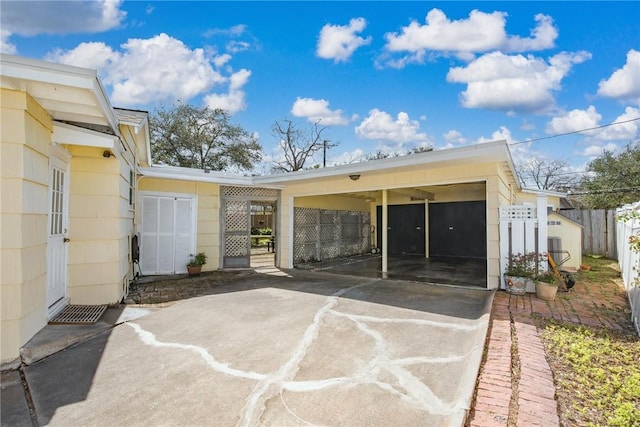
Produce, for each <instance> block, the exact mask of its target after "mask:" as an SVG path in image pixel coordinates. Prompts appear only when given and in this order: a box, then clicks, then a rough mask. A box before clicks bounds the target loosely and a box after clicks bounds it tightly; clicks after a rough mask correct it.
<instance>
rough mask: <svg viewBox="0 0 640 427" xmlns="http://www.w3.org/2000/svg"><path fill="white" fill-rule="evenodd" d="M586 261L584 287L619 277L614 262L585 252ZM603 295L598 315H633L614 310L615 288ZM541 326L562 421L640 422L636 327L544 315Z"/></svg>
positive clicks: (595, 423)
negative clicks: (600, 325)
mask: <svg viewBox="0 0 640 427" xmlns="http://www.w3.org/2000/svg"><path fill="white" fill-rule="evenodd" d="M585 263H586V264H587V265H589V266H590V267H591V270H588V271H586V270H583V271H580V272H578V273H577V274H576V281H578V282H580V283H585V284H587V285H588V286H585V287H584V289H585V290H587V289H589V288H594V287H603V286H606V285H607V284H610V283H611V281H612V280H616V279H617V278H618V277H619V273H618V272H617V271H616V268H615V266H616V264H615V261H612V260H610V259H606V258H591V257H585ZM609 289H610V288H609ZM602 295H604V297H603V299H604V300H603V301H602V306H601V307H598V308H599V316H601V317H608V318H616V320H619V319H620V316H623V317H627V316H628V314H625V313H619V312H618V311H617V310H612V309H611V303H612V301H613V295H612V293H611V292H609V293H607V292H605V293H603V294H602ZM608 298H609V299H608ZM629 323H630V322H629ZM539 326H540V329H541V335H542V339H543V341H544V342H545V345H546V350H547V357H548V359H549V364H550V366H551V369H552V371H553V377H554V382H555V384H556V390H557V391H556V394H557V396H556V397H557V401H558V409H559V415H560V418H561V423H562V425H566V426H574V425H577V426H625V427H628V426H640V340H639V339H638V336H637V335H636V334H635V333H634V332H633V331H632V330H624V331H617V330H610V329H606V328H589V327H585V326H582V325H576V324H572V323H568V322H558V321H554V320H541V321H540V325H539Z"/></svg>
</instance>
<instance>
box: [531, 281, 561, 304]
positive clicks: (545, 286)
mask: <svg viewBox="0 0 640 427" xmlns="http://www.w3.org/2000/svg"><path fill="white" fill-rule="evenodd" d="M556 293H558V285H556V284H552V283H546V282H536V296H537V297H538V298H540V299H541V300H544V301H553V300H554V299H556Z"/></svg>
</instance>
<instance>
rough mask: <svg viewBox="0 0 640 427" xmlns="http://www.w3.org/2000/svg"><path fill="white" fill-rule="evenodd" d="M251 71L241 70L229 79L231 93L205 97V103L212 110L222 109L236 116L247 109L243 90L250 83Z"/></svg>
mask: <svg viewBox="0 0 640 427" xmlns="http://www.w3.org/2000/svg"><path fill="white" fill-rule="evenodd" d="M249 77H251V71H249V70H246V69H244V68H243V69H241V70H240V71H238V72H236V73H233V74H232V75H231V77H230V78H229V92H228V93H225V94H215V93H214V94H210V95H207V96H205V97H204V101H205V103H206V104H207V105H208V106H209V107H211V108H222V109H223V110H227V111H228V112H229V113H230V114H235V113H237V112H238V111H242V110H244V109H245V108H247V103H246V100H245V97H246V93H245V92H244V90H242V88H243V87H244V85H245V84H246V83H247V82H248V81H249Z"/></svg>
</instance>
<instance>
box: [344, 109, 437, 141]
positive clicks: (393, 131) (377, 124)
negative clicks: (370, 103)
mask: <svg viewBox="0 0 640 427" xmlns="http://www.w3.org/2000/svg"><path fill="white" fill-rule="evenodd" d="M419 129H420V123H419V122H418V121H417V120H411V119H410V118H409V115H408V114H407V113H405V112H400V113H398V116H397V118H396V119H395V120H394V119H393V117H391V115H389V114H388V113H386V112H384V111H380V110H378V109H377V108H376V109H373V110H371V111H369V115H368V116H367V117H366V118H365V119H364V120H363V121H362V122H361V123H360V124H359V125H358V126H357V127H356V128H355V131H356V134H357V135H358V136H359V137H360V138H364V139H372V140H377V141H389V142H394V143H398V144H403V143H408V142H426V141H428V139H429V137H428V136H427V134H426V133H422V132H419Z"/></svg>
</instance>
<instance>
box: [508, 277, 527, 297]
mask: <svg viewBox="0 0 640 427" xmlns="http://www.w3.org/2000/svg"><path fill="white" fill-rule="evenodd" d="M504 280H505V284H506V289H507V292H508V293H510V294H514V295H524V294H526V293H527V281H528V280H529V279H528V278H526V277H518V276H505V278H504Z"/></svg>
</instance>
